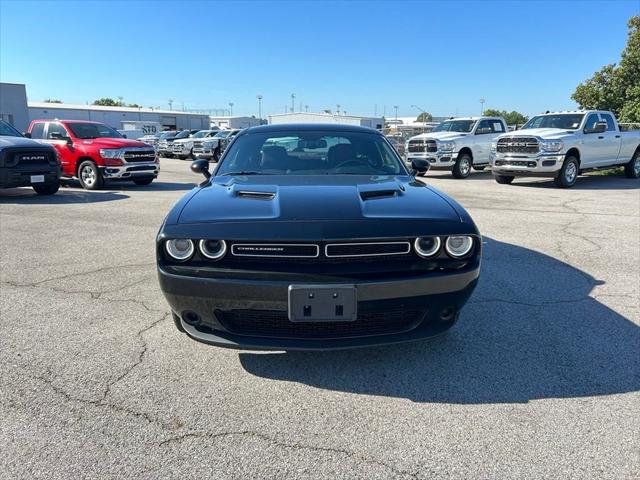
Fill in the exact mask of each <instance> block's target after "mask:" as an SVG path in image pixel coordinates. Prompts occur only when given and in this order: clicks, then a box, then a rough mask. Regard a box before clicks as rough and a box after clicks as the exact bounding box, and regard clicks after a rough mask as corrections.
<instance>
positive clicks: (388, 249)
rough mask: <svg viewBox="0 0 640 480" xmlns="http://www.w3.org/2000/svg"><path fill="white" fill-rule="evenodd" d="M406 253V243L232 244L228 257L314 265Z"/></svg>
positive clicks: (409, 251) (407, 247)
mask: <svg viewBox="0 0 640 480" xmlns="http://www.w3.org/2000/svg"><path fill="white" fill-rule="evenodd" d="M410 253H411V244H410V243H409V242H408V241H390V242H351V243H328V244H324V245H320V244H315V243H305V244H294V243H290V244H277V243H234V244H232V245H231V254H232V256H234V257H260V258H261V259H277V260H278V261H283V260H286V259H293V260H295V259H296V258H304V259H313V260H315V261H317V262H331V261H333V259H346V258H349V259H353V260H357V259H379V258H380V257H386V256H394V255H407V254H410ZM307 261H308V260H307ZM338 261H339V260H338Z"/></svg>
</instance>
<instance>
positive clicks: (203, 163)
mask: <svg viewBox="0 0 640 480" xmlns="http://www.w3.org/2000/svg"><path fill="white" fill-rule="evenodd" d="M191 171H192V172H193V173H201V174H202V175H204V178H206V179H209V178H211V172H209V161H208V160H194V161H193V162H191Z"/></svg>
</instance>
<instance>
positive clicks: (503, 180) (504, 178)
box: [493, 175, 516, 185]
mask: <svg viewBox="0 0 640 480" xmlns="http://www.w3.org/2000/svg"><path fill="white" fill-rule="evenodd" d="M493 178H495V179H496V182H498V183H500V184H502V185H509V184H510V183H511V182H513V180H514V179H515V178H516V177H513V176H511V175H494V177H493Z"/></svg>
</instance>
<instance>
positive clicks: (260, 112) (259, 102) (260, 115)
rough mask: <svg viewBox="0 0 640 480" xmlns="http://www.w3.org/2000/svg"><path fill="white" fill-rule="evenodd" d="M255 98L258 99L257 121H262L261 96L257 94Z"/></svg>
mask: <svg viewBox="0 0 640 480" xmlns="http://www.w3.org/2000/svg"><path fill="white" fill-rule="evenodd" d="M256 98H257V99H258V119H259V120H262V95H260V94H258V95H256ZM260 123H262V122H260Z"/></svg>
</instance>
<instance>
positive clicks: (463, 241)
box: [445, 235, 473, 258]
mask: <svg viewBox="0 0 640 480" xmlns="http://www.w3.org/2000/svg"><path fill="white" fill-rule="evenodd" d="M472 248H473V237H469V236H467V235H464V236H455V237H449V238H447V242H446V244H445V249H446V250H447V253H448V254H449V255H451V256H452V257H454V258H460V257H464V256H465V255H467V254H468V253H469V252H470V251H471V249H472Z"/></svg>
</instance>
